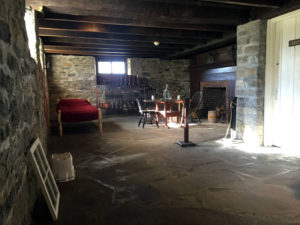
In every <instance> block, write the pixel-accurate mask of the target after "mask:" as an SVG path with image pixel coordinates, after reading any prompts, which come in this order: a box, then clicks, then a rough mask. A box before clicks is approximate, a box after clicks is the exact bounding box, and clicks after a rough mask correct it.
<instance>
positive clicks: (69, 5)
mask: <svg viewBox="0 0 300 225" xmlns="http://www.w3.org/2000/svg"><path fill="white" fill-rule="evenodd" d="M27 5H31V6H33V8H35V9H36V8H38V7H39V6H41V5H43V6H44V8H45V11H46V12H55V13H62V14H69V15H82V16H99V17H112V18H119V19H133V20H137V21H143V22H149V21H150V22H151V21H155V22H164V21H173V22H174V23H178V22H182V21H185V22H186V23H194V24H195V23H197V24H223V25H226V24H227V25H238V24H241V23H243V22H245V21H246V20H247V19H248V16H249V15H248V11H249V10H248V9H244V10H243V9H232V8H223V7H211V6H205V5H202V6H195V5H188V4H181V5H180V4H171V3H160V2H145V1H141V0H88V1H87V0H76V1H73V2H72V1H70V0H27ZM216 15H217V16H216Z"/></svg>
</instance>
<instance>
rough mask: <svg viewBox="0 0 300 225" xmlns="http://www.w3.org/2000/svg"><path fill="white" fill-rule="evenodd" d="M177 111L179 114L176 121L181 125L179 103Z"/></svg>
mask: <svg viewBox="0 0 300 225" xmlns="http://www.w3.org/2000/svg"><path fill="white" fill-rule="evenodd" d="M178 112H179V116H178V117H177V119H178V121H177V122H178V123H180V126H181V104H180V103H178Z"/></svg>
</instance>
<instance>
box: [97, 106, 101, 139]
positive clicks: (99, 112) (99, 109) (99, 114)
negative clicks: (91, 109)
mask: <svg viewBox="0 0 300 225" xmlns="http://www.w3.org/2000/svg"><path fill="white" fill-rule="evenodd" d="M98 121H99V133H100V136H101V135H102V111H101V108H98Z"/></svg>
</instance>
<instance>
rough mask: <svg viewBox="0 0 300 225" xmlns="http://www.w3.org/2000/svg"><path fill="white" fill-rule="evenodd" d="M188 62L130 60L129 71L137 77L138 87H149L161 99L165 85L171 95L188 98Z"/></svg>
mask: <svg viewBox="0 0 300 225" xmlns="http://www.w3.org/2000/svg"><path fill="white" fill-rule="evenodd" d="M188 66H189V60H160V59H140V58H133V59H131V71H132V74H133V75H138V76H139V83H140V86H141V87H143V86H149V87H151V88H153V89H155V90H156V97H157V98H161V97H162V93H163V89H164V88H165V86H166V84H168V85H169V90H170V92H171V95H177V94H180V95H181V96H182V97H183V98H185V97H190V74H189V69H188Z"/></svg>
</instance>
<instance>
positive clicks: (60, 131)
mask: <svg viewBox="0 0 300 225" xmlns="http://www.w3.org/2000/svg"><path fill="white" fill-rule="evenodd" d="M57 120H58V126H59V136H60V137H62V136H63V127H62V121H61V110H58V114H57Z"/></svg>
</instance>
